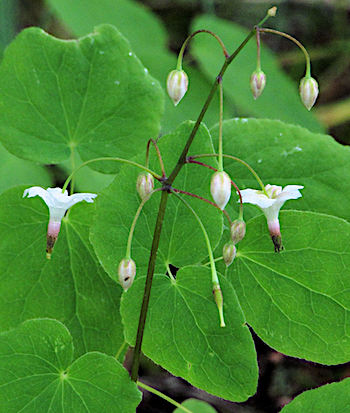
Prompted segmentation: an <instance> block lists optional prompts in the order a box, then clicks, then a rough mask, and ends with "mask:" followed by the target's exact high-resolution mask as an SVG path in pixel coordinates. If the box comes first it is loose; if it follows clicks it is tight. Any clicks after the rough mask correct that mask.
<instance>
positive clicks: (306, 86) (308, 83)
mask: <svg viewBox="0 0 350 413" xmlns="http://www.w3.org/2000/svg"><path fill="white" fill-rule="evenodd" d="M299 94H300V97H301V100H302V102H303V103H304V106H305V107H306V109H307V110H310V109H311V108H312V107H313V105H314V104H315V102H316V99H317V96H318V83H317V81H316V80H315V79H314V78H313V77H311V76H309V77H303V78H302V79H301V81H300V85H299Z"/></svg>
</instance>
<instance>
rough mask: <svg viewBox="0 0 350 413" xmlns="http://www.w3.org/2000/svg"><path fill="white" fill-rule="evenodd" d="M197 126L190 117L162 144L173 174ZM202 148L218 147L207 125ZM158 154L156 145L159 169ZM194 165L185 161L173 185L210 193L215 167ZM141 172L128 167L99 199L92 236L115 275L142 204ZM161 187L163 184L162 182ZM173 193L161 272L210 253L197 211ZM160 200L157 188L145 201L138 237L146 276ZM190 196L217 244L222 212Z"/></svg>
mask: <svg viewBox="0 0 350 413" xmlns="http://www.w3.org/2000/svg"><path fill="white" fill-rule="evenodd" d="M192 127H193V123H192V122H186V123H184V124H182V125H181V126H180V127H179V128H178V129H176V130H175V131H174V132H173V133H171V134H169V135H166V136H164V137H162V139H161V140H160V142H159V148H160V151H161V153H162V156H163V160H164V164H165V167H166V172H167V173H170V171H171V170H172V168H173V167H174V166H175V164H176V162H177V159H178V157H179V155H180V153H181V151H182V148H183V146H184V143H185V142H186V140H187V138H188V136H189V133H190V131H191V129H192ZM198 150H204V151H209V152H212V150H213V148H212V143H211V138H210V135H209V132H208V130H207V128H206V127H205V126H201V127H200V129H199V132H198V135H197V136H196V139H195V141H194V143H193V148H192V151H195V152H197V151H198ZM153 155H154V150H153V148H152V162H151V167H153V168H154V170H157V171H159V167H158V165H157V160H156V159H155V156H153ZM140 162H142V160H140ZM215 162H216V161H215V160H214V163H215ZM212 164H213V161H212ZM193 168H195V166H192V165H185V166H184V167H183V169H182V171H181V172H180V174H179V176H178V177H177V178H176V180H175V182H174V185H173V186H174V187H175V188H179V189H182V190H186V191H191V192H193V193H196V194H198V195H201V196H204V197H206V198H209V197H210V194H209V185H210V175H211V173H212V172H208V170H207V169H205V168H202V169H200V167H197V169H196V170H193ZM138 173H139V171H138V170H137V169H136V168H134V167H132V166H125V167H124V168H123V169H122V170H121V172H120V173H119V174H118V175H117V176H116V178H115V180H114V181H113V183H112V184H111V185H110V186H109V187H108V188H107V189H106V190H104V191H103V192H102V194H101V196H100V197H99V199H98V200H97V203H96V205H97V208H96V216H95V219H94V224H93V227H92V228H91V241H92V243H93V245H94V248H95V251H96V254H97V256H98V257H99V259H100V261H101V262H102V264H103V266H104V268H105V270H106V271H107V272H108V273H109V275H111V277H112V278H114V279H117V278H118V275H117V270H118V264H119V262H120V260H121V259H122V258H124V256H125V250H126V244H127V238H128V235H129V229H130V226H131V223H132V220H133V218H134V215H135V213H136V210H137V208H138V206H139V205H140V199H139V197H138V194H137V192H136V179H137V175H138ZM156 186H157V187H159V184H157V185H156ZM169 198H170V199H169V201H168V205H167V210H166V214H165V219H164V224H163V230H162V235H161V240H160V247H159V252H158V256H157V260H158V261H157V262H158V268H159V271H161V270H165V268H166V266H165V265H166V264H172V265H175V266H177V267H181V266H183V265H189V264H194V263H198V262H200V261H201V260H202V259H203V258H204V257H206V256H207V255H208V250H207V247H206V244H205V241H204V237H203V235H202V232H201V229H200V227H199V225H198V222H197V221H196V219H195V218H194V216H193V215H192V213H191V212H190V211H188V209H187V208H186V207H185V206H184V205H183V204H182V203H181V201H180V200H178V199H176V198H175V197H174V195H170V196H169ZM159 199H160V193H158V194H157V193H156V194H154V195H153V196H152V198H151V199H150V200H149V201H148V202H147V203H146V204H145V206H144V208H143V210H142V212H141V215H140V218H139V220H138V222H137V226H136V230H135V233H134V237H133V244H132V257H133V259H134V260H135V262H136V265H137V268H138V274H141V275H144V274H145V271H146V268H147V264H148V260H149V253H150V248H151V244H152V238H153V231H154V225H155V220H156V217H157V212H158V205H159ZM187 201H188V202H189V203H190V204H191V205H192V206H193V207H194V208H195V210H196V212H197V213H198V215H199V216H200V217H201V219H202V220H203V222H204V225H205V227H206V229H207V231H208V234H209V237H210V239H211V242H212V245H213V246H215V245H216V244H217V242H218V241H219V239H220V237H221V232H222V216H221V215H222V214H221V212H220V211H218V210H217V209H216V208H214V207H212V206H211V205H208V204H206V203H204V202H202V201H199V200H198V199H193V198H191V197H188V196H187Z"/></svg>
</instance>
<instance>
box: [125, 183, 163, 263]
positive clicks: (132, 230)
mask: <svg viewBox="0 0 350 413" xmlns="http://www.w3.org/2000/svg"><path fill="white" fill-rule="evenodd" d="M161 190H162V189H161V188H157V189H154V190H153V191H152V192H150V193H149V194H148V196H146V197H145V198H144V199H143V200H142V201H141V203H140V205H139V207H138V208H137V211H136V214H135V216H134V219H133V221H132V224H131V227H130V232H129V236H128V242H127V244H126V252H125V259H126V260H130V258H131V257H130V256H131V243H132V237H133V235H134V230H135V227H136V223H137V220H138V218H139V216H140V213H141V211H142V208H143V206H144V205H145V203H146V202H147V201H148V200H149V199H150V198H151V196H152V195H153V194H154V193H155V192H158V191H161Z"/></svg>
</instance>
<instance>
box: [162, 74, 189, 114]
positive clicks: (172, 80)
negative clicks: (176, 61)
mask: <svg viewBox="0 0 350 413" xmlns="http://www.w3.org/2000/svg"><path fill="white" fill-rule="evenodd" d="M166 84H167V91H168V95H169V96H170V98H171V100H172V101H173V103H174V105H175V106H176V105H177V104H178V103H179V102H180V100H181V99H182V98H183V97H184V95H185V93H186V92H187V87H188V77H187V75H186V73H185V72H184V71H183V70H172V71H171V72H170V73H169V75H168V79H167V82H166Z"/></svg>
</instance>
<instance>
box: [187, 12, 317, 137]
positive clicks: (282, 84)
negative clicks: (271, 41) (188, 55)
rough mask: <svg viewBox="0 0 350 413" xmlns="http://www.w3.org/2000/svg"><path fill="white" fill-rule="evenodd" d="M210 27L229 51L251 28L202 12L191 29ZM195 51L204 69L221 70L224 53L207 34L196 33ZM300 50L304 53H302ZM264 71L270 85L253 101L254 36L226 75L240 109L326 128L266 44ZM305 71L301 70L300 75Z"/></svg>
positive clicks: (229, 92) (227, 90) (227, 91)
mask: <svg viewBox="0 0 350 413" xmlns="http://www.w3.org/2000/svg"><path fill="white" fill-rule="evenodd" d="M203 28H205V29H207V30H211V31H213V32H214V33H216V34H217V35H218V36H220V38H221V39H222V40H223V42H224V43H225V44H226V46H227V47H228V48H229V52H231V53H232V52H233V51H234V50H235V48H236V47H238V45H239V44H240V43H241V42H242V41H243V40H244V39H245V37H246V36H247V34H248V31H247V30H246V29H244V28H242V27H241V26H238V25H235V24H234V23H232V22H228V21H225V20H222V19H219V18H217V17H214V16H209V15H202V16H200V17H198V18H196V19H195V20H194V24H193V25H192V31H195V30H198V29H203ZM191 50H192V52H193V54H194V55H195V56H196V58H197V60H198V61H199V64H200V68H201V70H202V71H203V72H204V73H206V74H207V75H208V76H212V75H213V73H214V74H215V73H218V71H219V69H220V67H221V65H222V64H223V60H224V57H223V54H222V50H221V48H220V46H219V45H218V44H217V42H216V41H215V40H214V39H213V38H211V36H208V35H203V34H202V35H199V36H196V38H195V40H194V41H193V44H192V49H191ZM300 53H301V52H300ZM261 59H262V60H261V64H262V70H263V71H264V72H265V74H266V77H267V84H266V87H265V89H264V92H263V93H262V95H261V96H260V97H259V99H257V100H256V101H254V99H253V96H252V93H251V90H250V76H251V74H252V72H253V71H254V70H255V69H256V43H255V41H254V39H252V40H251V41H250V42H249V43H248V44H247V45H246V46H245V47H244V49H243V50H242V52H241V53H240V54H239V55H238V57H237V60H234V61H233V62H232V64H231V66H230V68H229V69H228V70H227V72H226V73H225V76H224V82H223V85H224V93H225V96H228V97H230V98H231V99H232V100H233V101H234V102H235V103H236V105H237V107H238V108H239V109H240V113H241V114H242V115H248V114H249V115H252V116H257V117H266V118H271V119H280V120H283V121H286V122H291V123H295V124H298V125H302V126H305V127H307V128H309V129H311V130H313V131H315V132H320V131H322V130H323V128H322V126H321V125H320V124H319V122H318V121H317V120H316V118H315V117H314V115H313V114H312V113H310V112H308V111H307V110H306V109H305V107H304V105H303V104H302V102H301V100H300V97H299V95H298V87H299V85H298V84H295V82H292V81H291V80H290V79H289V78H288V77H287V76H286V75H285V74H284V73H283V72H282V70H281V69H280V68H279V67H278V64H277V60H276V58H275V56H274V55H273V53H272V52H271V51H270V50H268V49H267V48H266V47H262V50H261ZM303 76H304V74H303V73H301V74H300V77H303Z"/></svg>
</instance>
